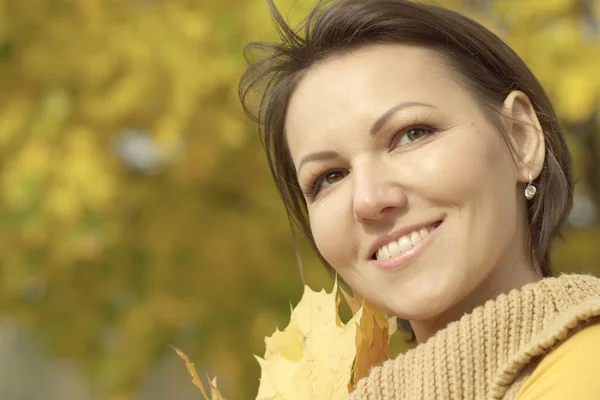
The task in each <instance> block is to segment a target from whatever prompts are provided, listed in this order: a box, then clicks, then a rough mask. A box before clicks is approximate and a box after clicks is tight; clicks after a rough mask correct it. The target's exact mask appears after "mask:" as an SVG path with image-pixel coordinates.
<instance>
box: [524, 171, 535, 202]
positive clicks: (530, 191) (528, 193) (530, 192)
mask: <svg viewBox="0 0 600 400" xmlns="http://www.w3.org/2000/svg"><path fill="white" fill-rule="evenodd" d="M532 181H533V178H532V177H531V174H529V184H528V185H527V187H526V188H525V197H526V198H527V200H531V199H533V197H534V196H535V194H536V193H537V188H536V187H535V186H533V185H532V184H531V182H532Z"/></svg>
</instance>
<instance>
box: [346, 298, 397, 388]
mask: <svg viewBox="0 0 600 400" xmlns="http://www.w3.org/2000/svg"><path fill="white" fill-rule="evenodd" d="M342 293H343V294H344V298H345V299H346V302H347V303H348V305H349V306H350V309H351V310H352V312H354V313H356V312H357V310H359V307H360V310H362V314H361V318H360V321H359V323H358V331H357V333H356V340H355V343H356V359H355V361H354V374H353V376H352V378H353V379H352V381H351V382H350V384H349V386H348V387H349V390H350V391H352V390H354V387H355V386H356V384H357V383H358V381H359V380H361V379H362V378H364V377H366V376H367V375H369V372H370V371H371V368H373V367H374V366H377V365H380V364H381V363H383V362H384V361H385V360H387V359H388V358H389V357H390V336H391V335H392V333H394V329H390V326H389V324H390V322H389V320H388V319H387V318H386V316H385V314H384V313H383V311H381V310H379V309H378V308H376V307H375V306H373V305H372V304H370V303H369V302H367V301H366V300H365V299H360V298H357V297H355V296H350V295H349V294H347V293H346V292H344V291H343V290H342ZM394 325H395V324H394Z"/></svg>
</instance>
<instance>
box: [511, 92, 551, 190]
mask: <svg viewBox="0 0 600 400" xmlns="http://www.w3.org/2000/svg"><path fill="white" fill-rule="evenodd" d="M503 114H504V123H505V127H506V133H507V134H508V138H509V140H510V141H511V142H512V145H513V147H514V151H515V154H514V155H515V157H514V158H515V161H516V165H517V169H518V172H519V174H520V177H519V182H529V174H531V176H532V177H533V179H535V178H537V177H538V176H539V174H540V173H541V171H542V166H543V165H544V158H545V157H546V142H545V138H544V132H543V131H542V126H541V124H540V121H539V119H538V117H537V114H536V113H535V110H534V108H533V105H532V104H531V100H529V97H528V96H527V95H526V94H525V93H523V92H521V91H518V90H515V91H512V92H511V93H510V94H509V95H508V96H507V97H506V99H505V100H504V110H503Z"/></svg>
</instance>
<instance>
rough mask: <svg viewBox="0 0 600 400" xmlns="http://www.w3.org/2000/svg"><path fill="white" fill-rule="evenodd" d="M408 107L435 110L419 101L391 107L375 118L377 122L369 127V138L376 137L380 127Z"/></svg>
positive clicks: (432, 106) (430, 105)
mask: <svg viewBox="0 0 600 400" xmlns="http://www.w3.org/2000/svg"><path fill="white" fill-rule="evenodd" d="M410 107H429V108H437V107H436V106H434V105H432V104H427V103H421V102H419V101H404V102H402V103H398V104H396V105H395V106H393V107H392V108H390V109H389V110H387V111H386V112H384V113H383V114H382V115H381V117H379V118H377V121H375V123H374V124H373V126H372V127H371V136H375V135H377V132H379V130H380V129H381V127H382V126H383V125H385V123H386V122H387V121H388V120H389V119H390V118H391V117H392V115H394V114H395V113H397V112H398V111H400V110H404V109H405V108H410Z"/></svg>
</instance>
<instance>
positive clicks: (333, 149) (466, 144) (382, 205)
mask: <svg viewBox="0 0 600 400" xmlns="http://www.w3.org/2000/svg"><path fill="white" fill-rule="evenodd" d="M448 71H449V69H448V68H447V67H445V65H444V62H443V61H442V60H441V58H440V57H439V56H436V54H435V53H434V52H432V51H430V50H426V49H423V48H418V47H414V46H407V45H374V46H370V47H365V48H362V49H359V50H355V51H352V52H350V53H348V54H345V55H343V56H339V57H334V58H331V59H328V60H326V61H324V62H322V63H319V64H317V65H315V66H313V67H312V68H311V69H310V70H309V71H307V73H306V75H304V76H303V78H302V79H301V81H300V83H299V85H298V87H297V88H296V90H295V92H294V94H293V96H292V98H291V100H290V104H289V108H288V113H287V116H286V123H285V130H286V135H287V140H288V144H289V149H290V152H291V156H292V158H293V161H294V165H295V168H296V171H297V173H298V179H299V182H300V185H301V186H302V189H303V191H304V192H305V198H306V202H307V204H308V212H309V217H310V224H311V229H312V232H313V235H314V239H315V242H316V244H317V247H318V249H319V251H320V252H321V253H322V255H323V256H324V257H325V259H326V260H327V261H328V262H329V263H330V264H331V266H332V267H333V268H335V270H336V271H337V273H338V274H339V275H340V276H341V277H342V278H343V279H344V280H345V281H346V282H347V283H348V284H349V285H350V286H351V287H352V288H353V289H354V290H355V291H357V292H358V293H361V294H364V295H366V296H367V298H368V299H370V300H371V301H373V302H374V303H376V304H378V305H379V306H381V307H383V308H384V309H386V310H388V311H389V312H391V313H393V314H395V315H397V316H399V317H401V318H405V319H410V320H412V321H415V320H436V319H440V318H442V317H441V315H442V314H444V313H447V312H449V310H450V309H452V308H456V307H463V308H465V307H466V308H469V307H470V306H469V305H468V304H467V303H469V298H471V297H481V299H485V298H489V297H490V296H493V295H494V294H495V293H494V292H495V291H496V289H494V285H496V286H501V285H502V284H501V283H500V281H501V280H502V279H505V278H506V277H507V276H510V275H511V274H513V273H515V272H514V271H515V268H517V266H522V265H524V263H525V261H524V256H523V254H524V252H525V250H524V247H525V246H524V243H525V240H524V231H525V229H526V221H527V219H526V216H525V214H524V213H525V207H526V206H525V199H524V197H523V193H522V184H521V183H519V180H522V174H521V173H520V172H519V171H518V169H517V167H516V166H515V164H514V162H513V160H512V158H511V154H510V152H509V150H508V147H507V146H506V144H505V142H504V140H503V139H502V136H501V134H500V132H499V130H498V129H497V128H496V127H495V126H494V125H493V124H492V123H491V122H490V121H489V120H488V119H487V118H486V116H485V115H484V113H483V111H482V109H481V108H480V105H479V104H478V103H477V101H476V100H475V99H474V98H473V97H472V94H471V92H470V91H469V90H467V89H466V88H465V87H464V86H463V85H462V84H460V83H459V82H458V81H457V80H455V79H454V78H452V77H451V74H450V73H449V72H448ZM523 221H525V222H523ZM481 299H480V300H473V301H475V302H477V301H481ZM475 305H476V304H475ZM457 312H458V314H460V313H461V311H460V310H459V311H457ZM458 316H460V315H458Z"/></svg>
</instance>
